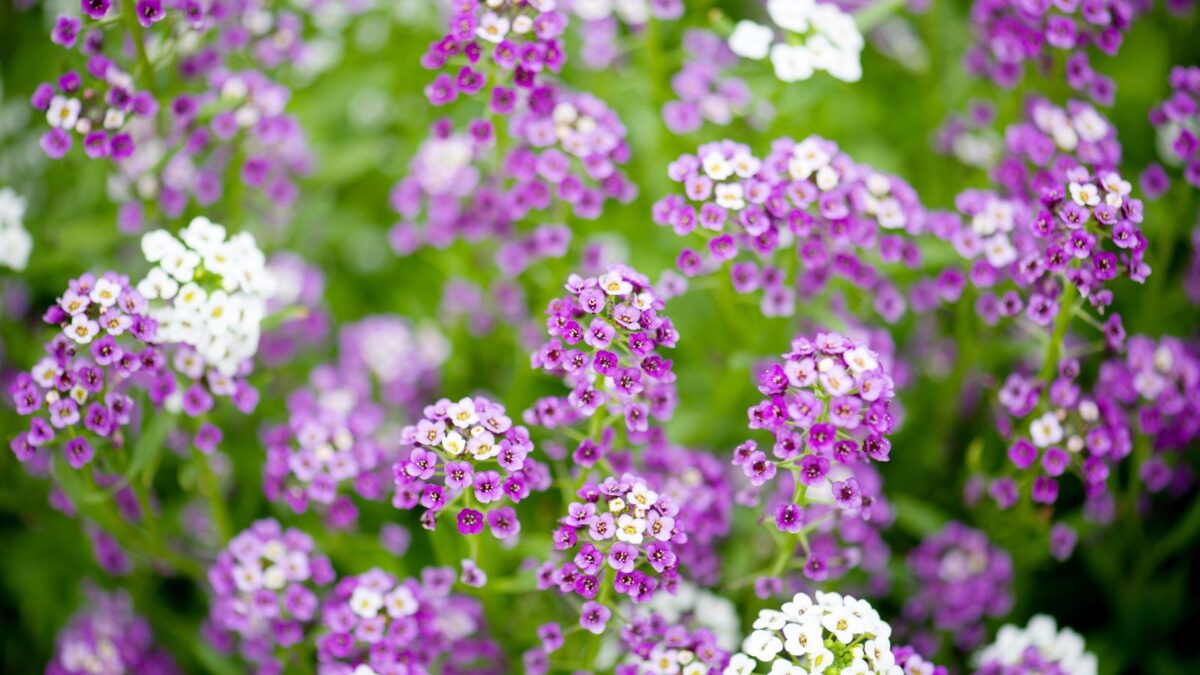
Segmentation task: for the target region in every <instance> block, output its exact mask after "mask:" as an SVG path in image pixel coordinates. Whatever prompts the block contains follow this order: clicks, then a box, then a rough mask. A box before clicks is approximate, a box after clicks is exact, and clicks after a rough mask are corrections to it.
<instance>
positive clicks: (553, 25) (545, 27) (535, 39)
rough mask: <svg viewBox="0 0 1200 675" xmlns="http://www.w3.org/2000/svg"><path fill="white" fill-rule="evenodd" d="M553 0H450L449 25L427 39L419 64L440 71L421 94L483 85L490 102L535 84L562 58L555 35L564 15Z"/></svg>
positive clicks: (462, 91) (471, 91)
mask: <svg viewBox="0 0 1200 675" xmlns="http://www.w3.org/2000/svg"><path fill="white" fill-rule="evenodd" d="M555 5H556V3H555V2H554V1H553V0H528V1H527V0H498V1H488V2H478V1H477V0H458V1H457V2H455V3H453V4H452V7H451V10H452V14H451V16H450V23H449V31H448V32H447V33H446V34H445V36H444V37H442V38H441V39H440V40H436V41H434V42H432V43H431V44H430V45H429V49H428V50H427V51H426V52H425V54H424V56H422V57H421V65H422V66H423V67H424V68H426V69H429V70H435V71H441V72H440V73H439V74H438V75H437V77H435V78H434V80H433V81H432V82H430V83H429V85H428V86H426V87H425V97H426V98H427V99H428V100H429V103H430V104H432V105H435V106H441V105H446V104H448V103H451V102H453V101H454V100H455V99H457V98H458V97H459V95H464V96H474V95H476V94H479V93H480V92H483V91H485V90H486V95H489V96H490V97H491V101H492V108H493V109H495V110H496V111H497V112H500V113H501V114H504V113H505V112H506V111H504V110H503V109H502V107H500V108H497V101H498V100H501V99H504V98H508V97H512V96H514V95H515V92H514V90H513V88H514V87H515V88H517V89H523V88H524V89H527V88H530V87H533V86H535V85H536V84H539V83H540V82H541V81H542V79H543V78H544V75H543V73H550V72H558V71H559V70H561V69H562V66H563V63H565V61H566V54H565V52H564V51H563V49H562V45H561V44H560V43H559V40H558V38H559V36H560V35H562V33H563V30H564V29H565V28H566V25H567V18H566V15H564V14H562V13H560V12H558V11H555Z"/></svg>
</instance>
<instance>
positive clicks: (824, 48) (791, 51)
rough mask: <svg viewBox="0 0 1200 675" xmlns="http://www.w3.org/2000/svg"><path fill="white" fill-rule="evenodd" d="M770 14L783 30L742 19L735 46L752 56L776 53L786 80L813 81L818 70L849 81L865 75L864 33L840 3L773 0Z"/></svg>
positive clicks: (774, 59) (778, 74)
mask: <svg viewBox="0 0 1200 675" xmlns="http://www.w3.org/2000/svg"><path fill="white" fill-rule="evenodd" d="M767 13H768V14H770V16H771V20H772V21H773V22H774V24H775V28H778V29H779V30H780V32H782V33H783V39H782V40H776V39H775V31H774V30H773V29H772V28H771V27H768V26H763V25H761V24H757V23H755V22H753V21H746V20H743V21H739V22H738V24H737V26H736V27H735V28H734V31H733V34H732V35H731V36H730V37H729V48H730V49H731V50H733V52H734V53H735V54H737V55H738V56H741V57H743V58H747V59H756V60H760V59H764V58H767V56H768V55H769V56H770V59H771V65H773V66H774V68H775V76H776V77H778V78H779V79H780V80H783V81H784V82H797V81H800V80H807V79H808V78H810V77H812V75H813V73H814V72H815V71H818V70H823V71H826V72H828V73H829V74H830V75H832V76H833V77H836V78H837V79H839V80H844V81H846V82H857V81H858V80H860V79H862V63H861V54H862V48H863V36H862V33H860V32H859V31H858V26H857V25H855V23H854V17H852V16H850V15H849V14H846V13H845V12H843V11H842V10H841V9H840V8H838V7H837V6H836V5H832V4H828V3H819V2H814V1H813V0H768V1H767Z"/></svg>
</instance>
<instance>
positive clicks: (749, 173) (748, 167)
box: [730, 151, 762, 178]
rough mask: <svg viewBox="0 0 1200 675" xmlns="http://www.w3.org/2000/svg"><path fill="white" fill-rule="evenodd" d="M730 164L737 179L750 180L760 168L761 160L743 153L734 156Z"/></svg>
mask: <svg viewBox="0 0 1200 675" xmlns="http://www.w3.org/2000/svg"><path fill="white" fill-rule="evenodd" d="M730 162H731V163H732V164H733V172H734V173H736V174H737V175H738V177H739V178H751V177H753V176H754V175H755V174H757V173H758V171H759V169H761V168H762V160H760V159H758V158H757V157H755V156H754V155H751V154H750V153H748V152H745V151H742V152H739V153H738V154H736V155H734V156H733V159H732V160H730Z"/></svg>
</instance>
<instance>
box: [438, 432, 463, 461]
mask: <svg viewBox="0 0 1200 675" xmlns="http://www.w3.org/2000/svg"><path fill="white" fill-rule="evenodd" d="M442 449H443V450H445V451H446V454H448V455H450V456H451V457H458V456H459V455H461V454H463V452H464V451H465V450H466V449H467V442H466V441H464V440H463V437H462V436H460V435H459V433H458V432H457V431H451V432H449V433H447V434H446V436H445V437H444V438H442Z"/></svg>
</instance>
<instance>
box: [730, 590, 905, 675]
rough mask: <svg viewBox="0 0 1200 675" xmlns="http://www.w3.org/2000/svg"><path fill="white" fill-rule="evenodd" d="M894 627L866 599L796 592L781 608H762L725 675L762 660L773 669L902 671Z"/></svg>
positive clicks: (751, 668)
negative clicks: (893, 639)
mask: <svg viewBox="0 0 1200 675" xmlns="http://www.w3.org/2000/svg"><path fill="white" fill-rule="evenodd" d="M891 636H892V627H891V626H889V625H888V624H887V623H886V622H884V621H883V620H882V619H881V618H879V612H877V611H875V608H873V607H871V604H870V603H868V602H867V601H866V600H858V599H855V598H852V597H850V596H848V595H847V596H842V595H839V594H837V593H822V592H820V591H818V592H817V593H816V599H815V600H814V599H813V598H811V597H809V596H808V595H806V594H804V593H797V594H796V595H795V597H793V598H792V600H791V602H786V603H784V604H783V607H781V608H780V609H777V610H776V609H764V610H762V611H760V612H759V613H758V618H757V619H755V620H754V632H752V633H750V635H748V636H746V640H745V642H743V643H742V651H741V652H739V653H737V654H734V655H733V658H732V659H730V661H729V666H728V667H727V668H726V669H725V675H749V674H750V673H754V672H756V671H757V669H758V667H759V664H760V663H762V664H770V666H771V672H772V673H809V672H817V673H823V672H826V671H827V670H828V671H832V672H844V671H846V670H847V669H848V670H849V671H850V672H856V673H881V674H883V673H886V674H887V675H893V674H898V673H900V672H902V671H901V670H900V668H899V667H898V666H897V665H896V657H895V656H894V655H893V653H892V645H891V641H890V640H891Z"/></svg>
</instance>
